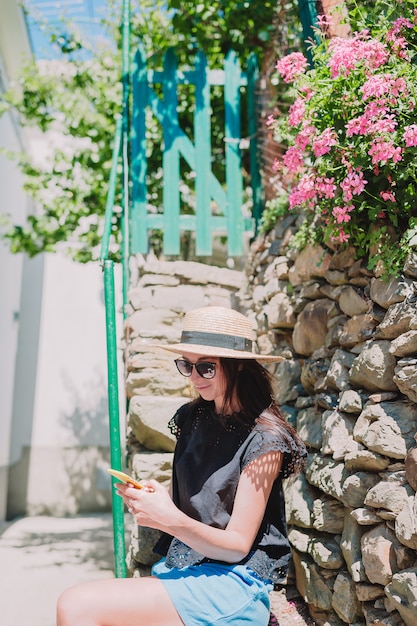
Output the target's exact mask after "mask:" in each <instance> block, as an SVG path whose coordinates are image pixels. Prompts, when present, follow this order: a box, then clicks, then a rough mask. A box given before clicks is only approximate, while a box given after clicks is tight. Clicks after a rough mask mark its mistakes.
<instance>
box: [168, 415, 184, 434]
mask: <svg viewBox="0 0 417 626" xmlns="http://www.w3.org/2000/svg"><path fill="white" fill-rule="evenodd" d="M177 416H178V413H175V415H174V416H173V417H171V419H170V420H169V422H168V428H169V430H170V431H171V434H172V435H174V437H176V438H177V439H178V437H179V436H180V432H181V429H180V427H179V426H178V424H177Z"/></svg>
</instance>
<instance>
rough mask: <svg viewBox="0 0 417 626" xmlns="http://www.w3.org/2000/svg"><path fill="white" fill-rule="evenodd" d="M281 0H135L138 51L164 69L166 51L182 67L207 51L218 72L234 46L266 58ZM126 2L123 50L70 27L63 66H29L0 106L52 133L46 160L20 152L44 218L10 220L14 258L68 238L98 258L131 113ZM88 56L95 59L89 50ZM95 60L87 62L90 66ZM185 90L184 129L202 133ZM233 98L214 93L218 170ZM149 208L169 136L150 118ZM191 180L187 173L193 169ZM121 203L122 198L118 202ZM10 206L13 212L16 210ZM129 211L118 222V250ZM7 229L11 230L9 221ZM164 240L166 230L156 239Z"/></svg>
mask: <svg viewBox="0 0 417 626" xmlns="http://www.w3.org/2000/svg"><path fill="white" fill-rule="evenodd" d="M275 13H276V3H275V2H261V1H259V0H258V1H253V2H227V3H226V2H219V1H218V0H211V1H208V0H206V1H201V2H191V1H187V2H177V1H176V0H168V2H165V1H163V0H140V2H137V3H136V2H132V11H131V18H132V49H134V48H135V46H136V44H137V43H138V42H139V41H140V42H141V43H142V44H143V45H144V46H145V49H146V50H147V51H148V54H149V63H150V65H151V66H152V67H153V68H154V69H160V68H161V63H162V58H163V54H164V52H165V51H166V50H167V48H169V47H175V49H176V52H177V54H178V56H179V59H180V62H181V61H183V62H186V61H187V60H189V58H190V55H192V54H193V53H194V52H195V50H196V49H197V47H200V48H202V49H203V50H204V51H205V53H206V54H207V56H208V57H209V63H210V65H211V66H216V65H219V64H220V61H221V56H222V55H223V54H224V53H225V52H226V51H227V50H229V49H231V48H233V49H235V50H236V51H237V53H238V55H239V56H240V58H241V59H243V61H245V59H246V58H247V57H248V55H249V54H250V53H251V52H253V51H255V52H257V53H258V55H259V56H260V58H261V60H262V56H263V54H264V52H265V51H266V50H267V46H268V42H269V40H270V38H271V36H272V34H273V22H274V16H275ZM121 16H122V12H121V0H117V1H114V2H112V14H111V16H110V19H109V21H108V24H107V26H108V30H109V33H110V39H111V40H113V41H114V42H115V43H116V46H115V49H114V48H107V49H94V50H89V46H88V45H87V44H86V42H84V41H83V40H81V39H80V37H79V36H78V35H77V34H76V33H75V32H73V31H71V29H70V27H69V26H68V27H67V28H66V29H64V30H65V32H52V33H51V40H52V41H53V42H54V43H55V45H56V46H58V47H59V49H60V51H61V60H59V61H56V62H43V63H39V64H36V63H30V64H28V65H26V66H25V67H24V68H23V69H22V73H21V76H20V78H19V80H18V81H17V84H16V85H15V86H13V87H12V88H11V89H10V90H9V91H8V92H7V93H5V94H2V99H1V100H0V115H2V114H3V113H4V112H5V111H7V110H9V109H10V108H14V109H16V110H17V111H18V113H19V116H20V119H21V123H22V125H23V126H25V127H36V128H38V129H40V131H41V132H42V133H45V141H46V142H47V143H48V154H47V158H45V159H43V160H41V161H40V160H39V159H36V158H28V157H27V156H24V155H14V158H15V159H16V160H17V162H18V165H19V167H20V168H21V170H22V172H23V174H24V178H25V189H26V191H27V192H28V193H29V194H30V195H31V196H32V197H33V198H34V200H35V203H36V209H35V212H34V213H33V214H32V215H30V216H28V218H27V220H26V223H25V224H23V225H21V224H19V225H15V224H10V223H9V222H7V220H5V219H3V221H2V222H3V223H2V226H1V228H2V231H3V237H5V238H6V240H8V241H9V244H10V248H11V250H12V251H13V252H21V251H24V252H26V253H27V254H29V255H30V256H34V255H36V254H37V253H39V252H42V251H54V250H55V249H56V246H57V245H58V244H59V243H60V242H67V245H68V246H69V247H70V249H71V251H72V254H73V256H74V258H75V259H77V260H79V261H82V262H85V261H88V260H90V259H94V258H97V256H98V251H99V245H100V238H101V233H102V227H103V216H104V210H105V204H106V194H107V190H108V182H109V172H110V167H111V151H112V143H113V139H114V132H115V118H116V116H117V115H118V114H120V112H121V100H122V96H121V89H122V87H121V67H122V62H121V28H120V27H119V25H120V23H121ZM85 52H87V53H88V54H87V55H86V54H83V53H85ZM86 58H87V60H85V59H86ZM188 89H189V88H187V86H184V87H183V89H182V93H180V101H179V115H180V119H181V124H182V125H183V126H184V129H185V131H186V132H188V134H189V135H190V136H192V121H191V116H190V113H191V111H190V109H189V105H187V95H188V93H187V91H188ZM222 118H223V102H222V94H221V91H220V89H218V90H217V93H216V91H215V90H214V100H213V122H212V123H213V146H214V155H215V157H214V161H215V162H214V169H215V170H216V173H217V174H218V175H219V176H220V178H221V175H222V171H223V169H224V163H223V159H224V143H223V133H224V130H223V124H222V121H221V120H222ZM147 133H148V139H149V152H148V159H149V170H148V171H149V176H148V178H149V179H148V188H149V195H148V202H149V204H151V205H153V206H154V207H155V210H158V207H159V206H160V203H161V188H162V185H161V154H160V149H159V146H160V143H161V131H160V128H159V125H158V124H157V122H156V121H155V119H153V118H152V117H151V116H149V118H148V124H147ZM183 177H184V180H185V182H186V179H187V172H186V171H184V172H183ZM116 200H117V202H118V203H120V202H121V199H120V197H117V198H116ZM7 210H8V209H7V207H6V213H7ZM119 221H120V212H119V213H116V215H115V217H114V223H113V225H112V232H113V241H114V242H115V244H116V245H115V246H113V248H114V249H115V250H117V248H118V241H119V238H120V232H119ZM6 224H7V225H6ZM154 237H156V241H157V240H158V236H157V233H156V234H155V235H154Z"/></svg>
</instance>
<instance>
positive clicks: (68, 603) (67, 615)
mask: <svg viewBox="0 0 417 626" xmlns="http://www.w3.org/2000/svg"><path fill="white" fill-rule="evenodd" d="M85 600H86V596H85V594H83V592H82V585H79V586H76V587H70V588H69V589H66V590H65V591H64V592H63V593H62V594H61V595H60V596H59V598H58V602H57V608H56V615H57V626H95V624H96V622H94V620H93V621H91V619H89V618H88V619H89V621H88V620H87V621H86V615H87V611H86V608H87V607H86V606H85Z"/></svg>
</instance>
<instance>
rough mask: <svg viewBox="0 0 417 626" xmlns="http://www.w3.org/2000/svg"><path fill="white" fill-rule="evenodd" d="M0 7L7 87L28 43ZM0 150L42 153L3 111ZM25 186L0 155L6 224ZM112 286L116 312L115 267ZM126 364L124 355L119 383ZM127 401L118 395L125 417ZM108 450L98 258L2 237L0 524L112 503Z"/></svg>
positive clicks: (1, 73) (17, 217)
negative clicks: (85, 259) (15, 246)
mask: <svg viewBox="0 0 417 626" xmlns="http://www.w3.org/2000/svg"><path fill="white" fill-rule="evenodd" d="M0 5H1V11H0V13H1V17H0V90H4V89H6V88H7V86H8V82H9V81H10V80H12V79H13V77H15V76H16V73H17V72H18V68H19V67H20V64H21V61H22V59H23V58H24V56H25V54H26V55H28V54H30V47H29V42H28V38H27V33H26V28H25V23H24V19H23V14H22V11H21V8H20V5H19V2H18V0H0ZM0 146H2V147H6V148H7V149H9V150H18V151H20V150H30V151H32V153H33V154H36V155H37V157H38V158H41V157H42V154H45V153H46V152H47V150H48V148H47V146H46V142H45V138H43V137H42V136H41V135H40V134H39V133H34V134H33V133H32V135H30V136H27V137H23V133H22V130H21V129H20V128H19V124H18V120H17V119H16V117H14V116H12V115H11V114H8V113H7V114H5V115H3V116H2V117H0ZM22 183H23V181H22V177H21V174H20V172H19V170H18V168H17V167H16V165H14V163H13V162H11V161H9V160H8V159H6V157H5V156H2V155H0V213H1V214H6V213H10V215H11V221H12V223H23V222H24V219H25V216H26V215H27V213H28V212H29V211H30V210H31V204H30V201H29V200H28V198H27V197H26V195H25V194H24V192H23V190H22ZM118 270H119V271H118ZM116 283H117V293H118V296H119V302H118V309H119V310H120V299H121V287H120V268H116ZM118 319H119V325H120V330H119V332H118V337H119V338H120V337H122V330H121V324H122V320H121V316H120V315H119V318H118ZM122 370H123V368H122V361H121V355H120V361H119V376H120V382H121V386H120V388H121V389H123V371H122ZM124 406H125V401H124V398H123V397H122V396H121V397H120V407H121V412H120V414H121V419H122V420H123V419H124ZM123 427H124V424H123ZM123 432H124V431H123ZM108 456H109V427H108V411H107V360H106V335H105V311H104V303H103V277H102V271H101V268H100V267H99V264H98V263H97V264H88V265H79V264H76V263H74V262H73V261H71V260H70V259H69V258H68V257H67V256H65V255H64V254H63V253H58V254H54V255H53V254H47V255H44V254H41V255H38V256H37V257H35V258H33V259H29V258H27V256H26V255H22V254H18V255H12V254H11V253H10V252H9V251H8V249H7V247H6V245H4V244H1V243H0V521H1V520H3V519H5V518H6V516H8V517H13V516H15V515H22V514H38V513H40V514H41V513H52V514H58V515H65V514H69V513H77V512H78V511H93V510H98V509H102V508H108V507H109V504H110V480H109V477H108V475H107V472H106V471H105V468H106V467H107V466H108Z"/></svg>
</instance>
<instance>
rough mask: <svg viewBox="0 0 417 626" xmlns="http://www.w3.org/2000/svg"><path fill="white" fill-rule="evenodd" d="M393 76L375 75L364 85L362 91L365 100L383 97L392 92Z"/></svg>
mask: <svg viewBox="0 0 417 626" xmlns="http://www.w3.org/2000/svg"><path fill="white" fill-rule="evenodd" d="M391 82H392V81H391V76H390V75H389V74H375V75H374V76H371V77H370V78H368V80H367V81H366V82H365V83H364V84H363V85H362V88H361V91H362V93H363V97H364V98H365V99H368V98H375V97H379V96H382V95H383V94H386V93H388V92H389V91H390V88H391Z"/></svg>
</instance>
